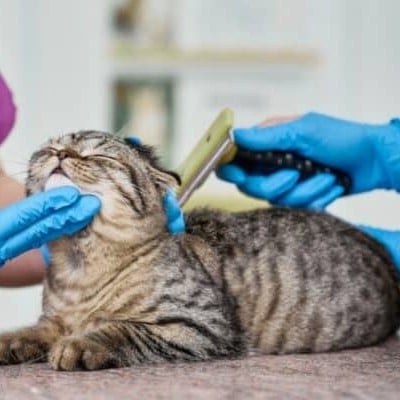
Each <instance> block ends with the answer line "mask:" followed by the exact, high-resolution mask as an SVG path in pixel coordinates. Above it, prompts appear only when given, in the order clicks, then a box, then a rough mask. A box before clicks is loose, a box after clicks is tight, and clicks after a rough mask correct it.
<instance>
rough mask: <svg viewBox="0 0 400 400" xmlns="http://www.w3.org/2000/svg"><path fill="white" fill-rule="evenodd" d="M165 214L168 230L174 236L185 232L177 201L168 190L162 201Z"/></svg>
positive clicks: (183, 220) (173, 194) (181, 213)
mask: <svg viewBox="0 0 400 400" xmlns="http://www.w3.org/2000/svg"><path fill="white" fill-rule="evenodd" d="M163 204H164V209H165V213H166V214H167V226H168V230H169V231H170V232H171V233H172V234H174V235H176V234H178V233H182V232H185V219H184V216H183V212H182V210H181V208H180V207H179V203H178V199H177V198H176V196H175V193H174V192H173V191H172V190H169V191H168V192H167V194H166V195H165V196H164V199H163Z"/></svg>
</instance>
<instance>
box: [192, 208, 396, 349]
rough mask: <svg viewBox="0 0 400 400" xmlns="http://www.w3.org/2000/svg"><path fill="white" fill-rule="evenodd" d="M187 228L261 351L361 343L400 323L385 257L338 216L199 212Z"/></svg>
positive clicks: (270, 211)
mask: <svg viewBox="0 0 400 400" xmlns="http://www.w3.org/2000/svg"><path fill="white" fill-rule="evenodd" d="M187 223H188V228H187V230H188V232H190V233H193V234H197V235H199V236H201V237H202V238H203V239H204V240H206V241H207V242H208V243H209V244H210V245H211V246H212V247H214V248H215V249H216V250H217V253H218V254H219V257H220V261H221V263H222V264H223V266H224V268H223V273H224V275H225V276H224V278H225V279H226V281H227V282H228V284H229V287H230V289H231V292H232V294H233V295H234V296H235V297H236V298H237V299H238V304H239V306H238V313H239V315H240V319H241V321H242V324H243V325H245V326H246V327H247V329H249V330H250V332H251V335H252V339H253V343H254V345H255V346H256V347H259V348H261V349H263V350H264V351H268V352H291V351H326V350H334V349H340V348H346V347H356V346H361V345H368V344H372V343H375V342H377V341H379V340H381V339H383V338H384V337H386V336H388V335H389V334H390V333H391V332H393V330H394V329H395V328H396V327H397V326H398V324H399V320H400V295H399V290H398V286H397V283H396V277H395V271H394V266H393V263H392V260H391V259H390V257H389V255H388V253H387V252H386V250H385V249H384V248H383V247H382V246H381V245H380V244H379V243H378V242H376V241H375V240H374V239H372V238H370V237H369V236H367V235H365V234H363V233H362V232H360V231H358V230H357V229H355V228H353V227H352V226H350V225H348V224H346V223H344V222H343V221H340V220H338V219H337V218H334V217H332V216H329V215H326V214H320V213H315V212H310V211H306V210H300V209H287V208H271V209H263V210H255V211H250V212H243V213H237V214H228V213H220V212H216V211H208V210H199V211H194V212H193V213H191V214H189V215H188V217H187Z"/></svg>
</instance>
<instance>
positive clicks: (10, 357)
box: [0, 334, 47, 365]
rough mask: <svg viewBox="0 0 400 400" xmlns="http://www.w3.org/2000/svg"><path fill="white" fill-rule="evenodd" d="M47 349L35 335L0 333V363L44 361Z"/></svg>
mask: <svg viewBox="0 0 400 400" xmlns="http://www.w3.org/2000/svg"><path fill="white" fill-rule="evenodd" d="M46 355H47V350H46V348H45V346H44V345H43V343H40V342H39V341H38V340H37V339H36V338H35V337H30V336H29V335H19V334H15V335H13V334H4V335H0V365H7V364H20V363H24V362H41V361H46Z"/></svg>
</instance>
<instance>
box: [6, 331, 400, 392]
mask: <svg viewBox="0 0 400 400" xmlns="http://www.w3.org/2000/svg"><path fill="white" fill-rule="evenodd" d="M313 398H316V399H338V398H344V399H379V400H381V399H396V400H400V340H399V339H397V338H391V339H389V340H388V341H387V342H386V343H384V344H382V345H380V346H375V347H370V348H364V349H358V350H349V351H343V352H339V353H330V354H301V355H285V356H254V357H249V358H245V359H241V360H224V361H214V362H201V363H191V364H183V363H182V364H162V365H147V366H137V367H132V368H122V369H112V370H103V371H95V372H68V373H66V372H56V371H53V370H51V369H50V368H49V366H48V365H47V364H25V365H16V366H9V367H0V400H8V399H12V400H19V399H22V400H23V399H49V400H50V399H65V400H66V399H74V400H75V399H96V400H97V399H99V400H101V399H227V400H228V399H229V400H230V399H263V400H264V399H313Z"/></svg>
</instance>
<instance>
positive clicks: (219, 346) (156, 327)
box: [49, 320, 238, 371]
mask: <svg viewBox="0 0 400 400" xmlns="http://www.w3.org/2000/svg"><path fill="white" fill-rule="evenodd" d="M237 354H238V351H237V347H236V345H234V344H232V342H231V341H230V340H229V335H226V336H225V337H224V336H222V335H221V336H220V335H218V334H216V333H214V332H213V331H211V330H209V329H208V328H206V327H204V326H202V325H201V326H200V325H197V324H196V323H194V322H193V323H192V324H191V325H190V326H188V325H187V324H185V322H182V321H179V320H178V321H173V320H171V321H170V322H168V321H165V323H163V324H162V325H161V324H146V323H136V322H130V321H129V322H128V321H108V322H102V323H101V324H99V325H98V326H97V327H96V328H94V329H93V328H92V329H89V330H87V331H86V332H85V333H84V334H82V335H79V336H67V337H63V338H61V339H60V340H59V341H58V342H57V343H56V344H55V345H54V346H53V347H52V348H51V350H50V353H49V363H50V365H51V366H52V367H53V368H54V369H57V370H67V371H70V370H77V369H89V370H95V369H101V368H112V367H126V366H129V365H133V364H139V363H146V362H150V363H151V362H160V361H179V360H182V361H184V360H186V361H195V360H206V359H211V358H216V357H223V356H228V355H237Z"/></svg>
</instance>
